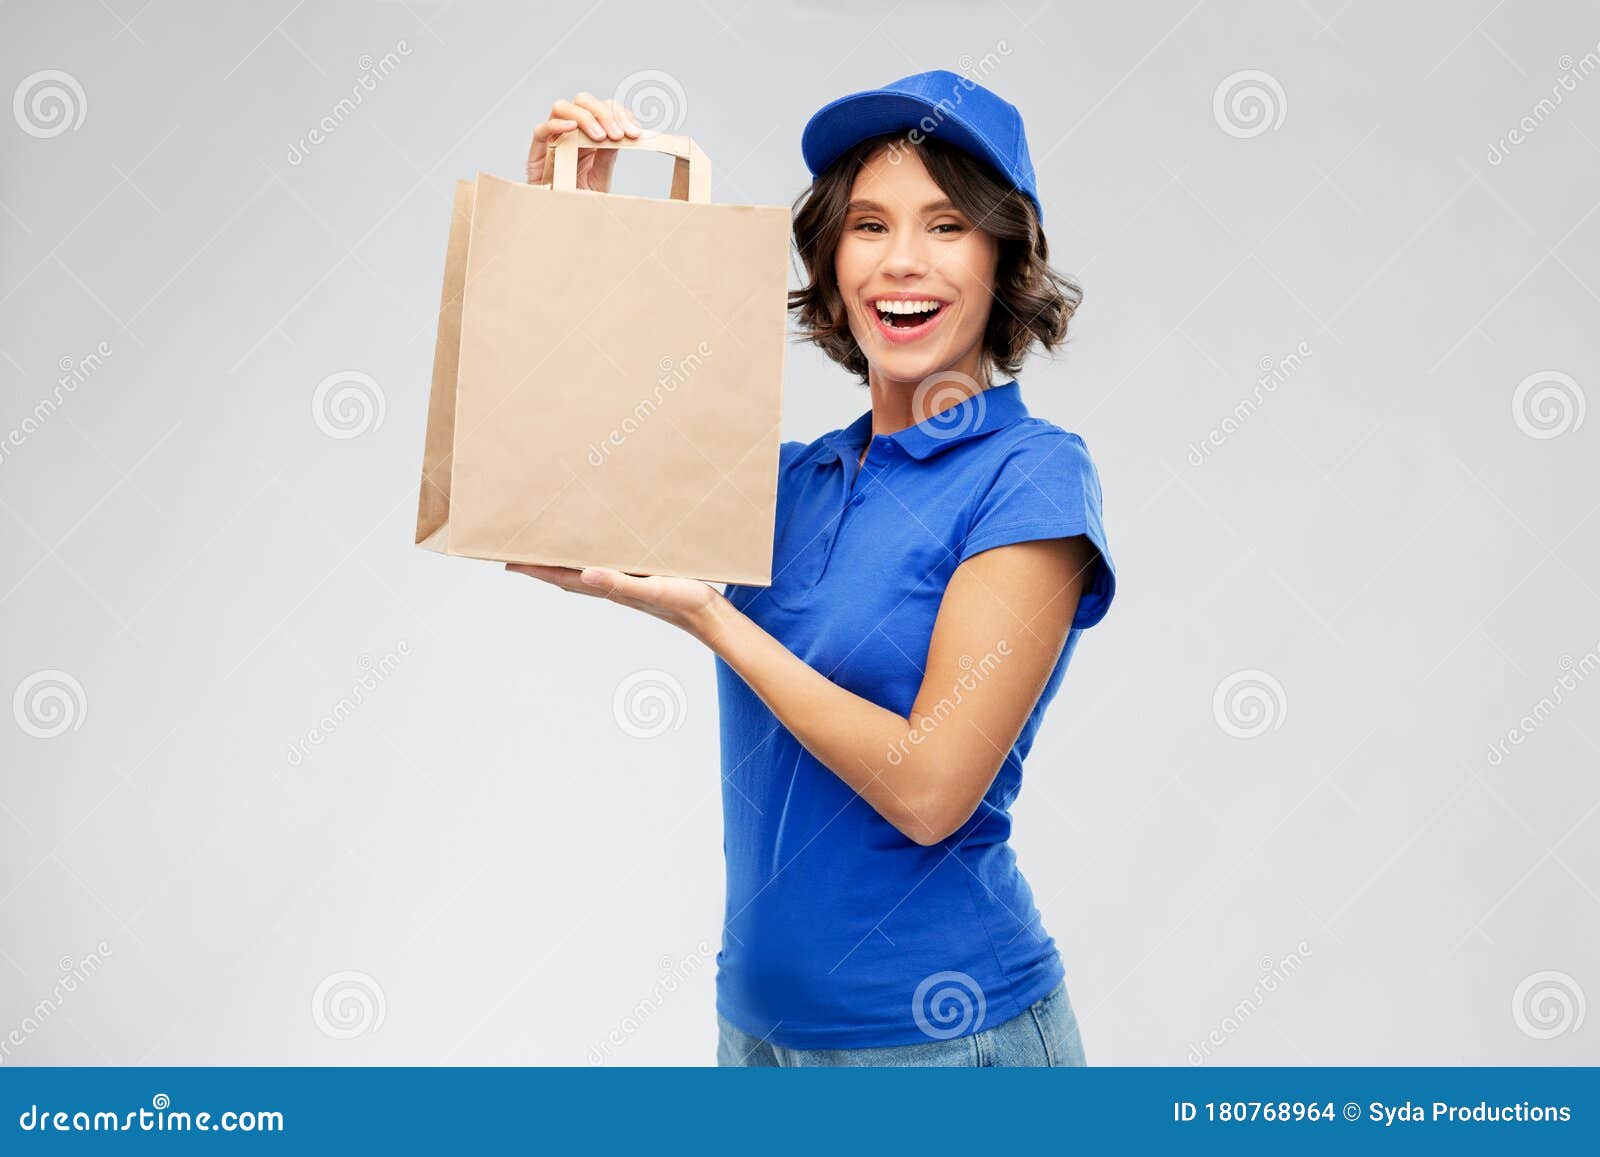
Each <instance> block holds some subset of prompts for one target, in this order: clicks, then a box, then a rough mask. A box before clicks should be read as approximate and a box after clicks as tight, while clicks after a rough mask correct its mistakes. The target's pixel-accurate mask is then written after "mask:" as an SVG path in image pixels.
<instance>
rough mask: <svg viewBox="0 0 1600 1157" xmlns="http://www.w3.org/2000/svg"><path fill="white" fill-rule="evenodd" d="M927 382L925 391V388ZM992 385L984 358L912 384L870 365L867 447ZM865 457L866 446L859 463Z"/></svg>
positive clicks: (977, 357)
mask: <svg viewBox="0 0 1600 1157" xmlns="http://www.w3.org/2000/svg"><path fill="white" fill-rule="evenodd" d="M924 382H926V383H927V388H926V389H923V388H922V386H923V383H924ZM993 384H994V383H993V381H992V380H991V379H990V377H989V374H988V372H987V367H986V366H985V365H984V364H983V363H982V360H981V355H978V356H973V357H971V358H964V359H962V363H961V364H959V365H955V366H951V367H950V368H948V369H944V370H939V371H938V372H936V373H933V374H929V375H928V376H927V377H926V378H922V379H920V380H918V381H909V382H901V381H895V380H893V379H891V378H887V377H885V376H884V375H882V374H880V373H879V372H878V370H877V368H876V367H875V366H870V365H869V366H868V367H867V386H868V388H869V389H870V390H871V391H872V432H871V433H870V434H868V435H867V444H868V445H871V442H872V439H873V438H876V437H879V436H881V435H884V434H893V433H895V432H896V431H898V430H904V429H906V428H907V427H909V426H915V425H916V424H917V423H918V422H922V421H926V420H927V419H929V418H931V417H933V416H934V415H935V414H938V413H942V412H943V411H945V410H948V409H949V408H950V407H951V406H958V405H960V404H961V403H962V402H964V401H966V399H968V398H970V397H972V396H973V395H974V394H979V393H982V392H983V391H984V390H986V389H988V388H989V387H990V386H992V385H993ZM919 394H920V396H919ZM866 457H867V451H866V447H862V450H861V455H860V460H861V461H865V460H866Z"/></svg>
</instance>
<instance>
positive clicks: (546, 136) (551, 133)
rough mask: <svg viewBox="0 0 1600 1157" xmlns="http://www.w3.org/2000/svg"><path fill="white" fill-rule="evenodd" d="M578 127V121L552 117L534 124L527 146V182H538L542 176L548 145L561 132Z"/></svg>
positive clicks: (552, 142)
mask: <svg viewBox="0 0 1600 1157" xmlns="http://www.w3.org/2000/svg"><path fill="white" fill-rule="evenodd" d="M577 127H578V122H577V121H573V120H563V119H562V118H560V117H552V118H551V119H550V120H547V121H543V122H541V123H540V124H537V125H535V126H534V129H533V143H532V144H530V145H529V146H528V182H529V183H530V184H535V185H536V184H538V183H539V181H540V179H541V178H542V177H543V176H544V158H545V155H546V154H547V153H548V152H549V151H550V146H551V145H552V144H554V143H555V141H556V139H557V138H558V137H560V136H561V135H562V134H563V133H568V132H571V131H572V130H573V129H575V128H577Z"/></svg>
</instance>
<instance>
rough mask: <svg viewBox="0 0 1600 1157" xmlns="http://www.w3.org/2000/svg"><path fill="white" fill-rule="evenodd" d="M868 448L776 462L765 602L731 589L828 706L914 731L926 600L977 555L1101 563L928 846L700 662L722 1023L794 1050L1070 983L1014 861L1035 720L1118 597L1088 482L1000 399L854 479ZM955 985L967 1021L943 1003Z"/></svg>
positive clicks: (1046, 427) (856, 1043) (915, 1029)
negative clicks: (960, 804)
mask: <svg viewBox="0 0 1600 1157" xmlns="http://www.w3.org/2000/svg"><path fill="white" fill-rule="evenodd" d="M871 432H872V412H871V411H870V410H869V411H867V412H866V413H864V414H862V415H861V416H860V417H859V418H857V419H856V420H855V421H854V422H853V423H851V424H850V425H849V426H846V427H844V428H843V429H840V430H834V431H832V432H830V433H828V434H824V435H823V436H822V437H820V438H818V439H817V440H816V441H814V442H811V443H809V444H807V443H802V442H785V443H783V445H782V448H781V453H780V460H779V468H778V508H777V522H776V531H775V536H774V544H773V580H772V585H771V586H770V587H750V586H740V585H737V584H735V585H730V586H728V588H727V591H726V593H727V597H728V598H729V600H730V601H731V602H732V603H733V605H734V606H736V607H738V608H739V609H740V610H741V611H743V612H744V613H745V614H746V615H748V616H750V618H751V619H753V620H754V621H755V622H756V623H758V624H760V625H761V626H762V627H763V628H764V629H765V630H767V631H768V632H769V633H770V634H772V635H773V636H775V637H776V638H777V639H779V640H780V641H781V642H782V643H783V644H784V645H785V646H787V647H788V648H789V650H790V651H792V652H793V653H794V654H795V655H798V656H799V657H800V658H801V659H803V660H804V661H805V662H806V663H808V664H810V665H811V666H812V667H813V668H815V669H816V670H818V671H820V672H822V674H824V675H826V676H827V677H828V678H829V679H831V680H833V681H834V682H835V683H837V684H839V685H840V686H841V687H844V688H846V689H847V690H849V691H852V692H854V693H855V694H857V695H860V696H862V697H864V698H866V699H870V700H871V701H872V702H874V703H877V704H879V705H881V706H883V707H886V708H888V709H889V710H891V711H895V712H897V713H899V714H901V715H905V716H908V717H909V715H910V712H911V708H912V705H913V704H914V703H915V701H916V697H917V691H918V689H919V688H920V687H921V685H922V679H923V673H924V670H925V666H926V662H927V654H928V644H929V642H930V640H931V639H932V636H933V625H934V619H935V617H936V616H937V615H938V613H939V601H940V599H941V598H942V596H943V595H944V590H945V587H946V585H947V584H948V582H949V580H950V576H951V574H952V573H953V572H954V571H955V568H956V567H957V566H959V565H960V564H961V563H962V562H963V561H965V560H966V559H968V558H970V557H971V556H972V555H975V554H978V553H979V552H981V551H985V550H989V549H991V548H993V547H997V546H1003V545H1005V544H1007V543H1013V542H1021V541H1025V540H1029V539H1048V538H1060V537H1070V536H1073V535H1080V534H1081V535H1087V536H1088V538H1089V540H1090V541H1091V542H1092V543H1093V544H1094V545H1095V547H1096V548H1097V549H1098V550H1099V559H1098V560H1097V562H1096V564H1095V566H1094V571H1093V574H1092V576H1091V577H1090V578H1089V579H1088V580H1087V582H1086V585H1085V589H1084V593H1083V596H1082V598H1081V600H1080V601H1079V604H1078V610H1077V616H1076V618H1075V619H1074V620H1073V624H1072V629H1071V631H1070V633H1069V634H1068V636H1067V641H1066V645H1065V646H1064V647H1063V648H1062V652H1061V657H1060V658H1059V660H1057V662H1056V665H1055V668H1054V670H1053V671H1052V672H1051V675H1050V678H1049V681H1048V683H1047V684H1046V686H1045V689H1044V691H1043V693H1042V694H1041V695H1040V697H1039V701H1038V703H1037V704H1036V705H1035V707H1034V709H1033V712H1032V714H1031V715H1030V716H1029V717H1028V720H1027V723H1026V724H1025V725H1024V726H1023V728H1022V733H1021V735H1019V736H1018V738H1017V742H1016V745H1015V746H1014V747H1013V748H1012V750H1011V751H1010V752H1009V753H1007V755H1006V758H1005V762H1004V764H1003V765H1002V767H1001V768H1000V771H999V773H998V774H997V775H996V777H995V780H994V783H993V784H992V785H991V786H990V788H989V791H988V793H987V795H985V797H984V799H983V802H982V803H981V804H980V805H979V807H978V809H977V811H976V812H975V813H974V814H973V816H972V818H971V819H970V820H969V821H968V822H967V823H966V824H965V825H964V826H963V827H962V828H961V829H960V830H959V831H957V832H955V833H954V834H952V835H951V836H950V837H949V838H948V839H946V840H944V841H943V842H941V843H939V844H936V845H934V846H931V847H923V846H921V845H919V844H917V843H916V842H915V841H913V840H911V839H909V838H908V837H907V836H905V835H904V834H903V833H901V832H900V831H899V830H898V829H897V828H895V827H894V825H892V824H891V823H889V821H888V820H886V819H884V818H883V817H882V816H880V815H879V814H878V813H877V812H876V811H874V810H873V808H872V806H871V805H870V804H868V803H867V802H866V801H865V800H864V799H862V798H861V797H860V796H859V795H857V794H856V793H855V791H854V789H852V788H851V787H850V786H849V785H848V784H846V783H845V782H844V781H843V780H841V779H840V778H839V777H838V776H836V775H834V774H833V772H831V771H830V770H828V768H827V767H826V766H824V765H823V764H822V763H821V762H819V761H818V760H817V759H816V758H815V757H813V756H812V755H811V753H810V752H808V751H806V750H805V748H803V747H802V746H801V745H800V743H799V742H798V741H797V740H796V739H795V738H794V736H793V735H792V734H790V732H789V731H788V730H787V729H785V728H784V727H783V726H782V725H781V724H780V723H779V722H778V720H777V718H776V717H775V716H774V715H773V714H772V712H771V711H769V710H768V709H767V707H766V705H765V704H764V703H762V702H761V700H760V699H759V698H758V697H757V696H756V695H755V693H754V692H752V691H751V690H750V688H749V686H748V685H747V684H746V683H745V682H744V680H743V679H741V678H740V677H739V676H738V674H736V673H735V672H734V671H733V669H732V668H731V667H729V666H728V665H727V664H726V663H725V662H723V661H722V659H721V658H718V659H717V660H716V669H717V692H718V699H719V703H720V728H721V749H722V804H723V854H724V859H725V861H726V865H727V907H726V912H725V918H724V924H723V935H722V948H721V951H720V952H718V954H717V1011H718V1012H719V1013H721V1014H722V1015H723V1016H724V1017H726V1018H727V1019H728V1020H729V1021H731V1022H732V1023H733V1024H734V1025H736V1026H738V1027H739V1028H741V1029H743V1030H744V1031H745V1032H748V1033H752V1034H754V1035H756V1036H761V1037H765V1038H767V1039H769V1040H771V1041H774V1042H775V1043H777V1044H780V1045H783V1046H785V1047H788V1048H860V1047H869V1046H880V1045H899V1044H913V1043H919V1042H926V1041H928V1040H929V1039H930V1038H937V1039H944V1038H947V1037H952V1036H958V1035H964V1034H966V1033H973V1032H978V1031H980V1030H982V1029H984V1028H989V1027H992V1026H994V1025H997V1024H1000V1023H1002V1022H1004V1021H1006V1020H1008V1019H1010V1018H1011V1017H1013V1016H1015V1015H1017V1014H1018V1013H1021V1012H1023V1011H1024V1010H1026V1009H1027V1007H1028V1006H1029V1005H1030V1004H1032V1003H1033V1002H1034V1001H1036V1000H1038V999H1039V998H1040V997H1042V996H1045V995H1046V994H1048V993H1049V992H1050V991H1051V990H1052V989H1053V988H1054V987H1055V986H1056V984H1057V983H1058V982H1059V981H1060V980H1061V979H1062V977H1063V970H1062V965H1061V961H1060V957H1059V955H1058V954H1057V951H1056V946H1055V941H1054V940H1053V939H1052V938H1051V937H1050V936H1049V935H1048V934H1047V933H1046V932H1045V930H1044V928H1043V926H1042V924H1041V922H1040V919H1039V913H1038V911H1037V909H1036V908H1035V907H1034V902H1033V894H1032V892H1031V891H1030V889H1029V887H1028V884H1027V881H1025V880H1024V879H1023V877H1022V875H1021V873H1020V872H1019V871H1018V870H1017V862H1016V857H1015V855H1014V854H1013V852H1012V849H1011V846H1010V844H1009V843H1008V842H1007V841H1008V837H1009V835H1010V832H1011V815H1010V807H1011V804H1012V803H1013V801H1014V800H1015V799H1016V797H1017V792H1018V790H1019V788H1020V787H1021V784H1022V763H1023V760H1024V759H1025V758H1026V757H1027V754H1028V749H1029V748H1030V747H1031V746H1032V744H1033V737H1034V733H1035V732H1036V731H1037V730H1038V726H1039V721H1040V719H1041V718H1042V716H1043V714H1044V711H1045V708H1046V707H1047V706H1048V705H1049V703H1050V701H1051V700H1052V699H1053V698H1054V697H1055V694H1056V691H1057V690H1058V688H1059V687H1060V685H1061V679H1062V676H1063V674H1065V672H1066V669H1067V664H1068V663H1069V662H1070V661H1071V658H1072V654H1073V652H1074V650H1075V649H1076V647H1077V642H1078V637H1079V635H1080V633H1081V632H1082V630H1083V629H1084V628H1085V627H1089V626H1092V625H1094V624H1095V623H1097V622H1099V621H1100V619H1101V618H1102V617H1103V616H1104V615H1105V613H1106V609H1107V608H1108V607H1109V605H1110V603H1111V597H1112V594H1113V592H1114V590H1115V574H1114V570H1113V567H1112V562H1111V554H1110V551H1109V550H1108V549H1107V546H1106V538H1105V531H1104V528H1103V527H1102V525H1101V517H1100V482H1099V477H1098V475H1097V473H1096V471H1095V467H1094V464H1093V462H1092V461H1091V460H1090V457H1089V451H1088V448H1087V447H1086V446H1085V445H1084V442H1083V439H1081V438H1080V437H1078V435H1076V434H1071V433H1068V432H1066V431H1064V430H1062V429H1061V428H1060V427H1058V426H1056V425H1054V424H1052V423H1050V422H1047V421H1044V420H1043V419H1040V418H1035V417H1032V416H1030V415H1029V413H1028V411H1027V407H1026V406H1025V405H1024V404H1023V401H1022V393H1021V386H1020V385H1019V384H1018V383H1017V382H1015V381H1010V382H1007V383H1005V384H1004V385H1000V386H994V387H991V388H989V389H987V390H985V391H983V392H982V393H979V394H976V395H973V396H972V397H970V398H967V399H966V400H964V401H963V402H961V403H960V404H959V405H957V406H954V407H951V408H949V409H947V410H944V411H943V412H941V413H939V414H936V415H935V416H934V417H932V418H929V419H927V420H925V421H922V422H919V423H917V424H916V425H914V426H911V427H908V428H907V429H904V430H900V431H897V432H895V433H893V434H889V435H885V436H882V437H878V438H874V439H872V445H871V448H870V450H869V452H868V454H867V458H866V461H865V463H864V464H858V459H859V457H860V454H861V451H862V449H863V447H865V446H866V444H867V440H868V438H869V436H870V435H871ZM974 659H975V661H976V660H977V659H978V657H977V656H975V657H974ZM885 755H886V756H887V755H888V753H887V752H886V753H885ZM939 974H954V975H951V976H943V977H941V976H940V975H939ZM952 987H955V988H960V989H963V990H965V992H966V1003H965V1005H964V1006H963V1005H961V1004H960V1003H959V1001H957V1002H956V1003H951V1002H949V1001H947V1000H944V999H942V998H941V996H940V994H941V993H948V992H949V991H950V990H951V989H952ZM963 1007H964V1008H966V1009H970V1010H971V1015H968V1016H962V1015H960V1011H959V1010H960V1009H961V1008H963ZM953 1013H954V1015H952V1014H953ZM980 1014H981V1015H980Z"/></svg>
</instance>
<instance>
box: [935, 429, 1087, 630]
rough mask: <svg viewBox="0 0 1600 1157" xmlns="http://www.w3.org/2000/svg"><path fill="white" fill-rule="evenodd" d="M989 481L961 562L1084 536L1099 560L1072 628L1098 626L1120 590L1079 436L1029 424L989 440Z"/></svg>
mask: <svg viewBox="0 0 1600 1157" xmlns="http://www.w3.org/2000/svg"><path fill="white" fill-rule="evenodd" d="M985 441H986V442H987V443H988V445H987V446H986V453H985V455H984V459H985V470H984V475H985V476H984V478H983V479H982V480H981V481H979V483H978V485H977V486H976V487H975V490H974V497H973V504H972V507H971V510H970V512H969V515H968V519H967V529H966V537H965V538H964V539H963V541H962V543H961V546H960V548H959V550H958V552H957V558H958V560H959V561H960V562H965V561H966V560H967V559H969V558H971V557H973V556H974V555H977V554H981V553H983V552H984V551H986V550H992V549H993V548H995V547H997V546H1006V545H1009V544H1011V543H1017V542H1026V541H1030V540H1038V539H1049V538H1073V537H1076V536H1078V535H1082V536H1084V537H1085V538H1087V539H1088V540H1089V542H1090V543H1091V544H1093V546H1094V547H1095V551H1096V554H1097V556H1098V560H1097V565H1096V566H1095V571H1094V574H1093V575H1091V576H1090V578H1089V580H1088V582H1087V583H1086V586H1085V590H1084V593H1083V597H1082V599H1081V600H1080V602H1079V605H1078V612H1077V616H1076V618H1075V620H1074V623H1073V625H1074V626H1075V627H1088V626H1093V625H1094V624H1095V623H1097V622H1099V621H1100V620H1101V619H1102V618H1103V617H1104V616H1105V613H1106V610H1107V608H1108V607H1109V606H1110V604H1111V599H1112V596H1113V594H1114V592H1115V590H1116V570H1115V564H1114V563H1113V562H1112V561H1111V549H1110V546H1109V544H1108V542H1107V539H1106V530H1105V522H1104V519H1103V516H1102V511H1101V492H1100V475H1099V472H1098V470H1097V469H1096V468H1095V464H1094V459H1093V457H1092V456H1091V455H1090V453H1089V446H1088V444H1087V443H1086V442H1085V441H1084V440H1083V438H1082V437H1081V436H1079V435H1078V434H1075V433H1073V432H1071V431H1069V430H1063V429H1062V428H1061V427H1060V426H1057V425H1055V424H1054V423H1052V422H1047V421H1045V420H1043V419H1041V418H1032V417H1030V418H1026V419H1024V420H1023V421H1020V422H1016V423H1014V424H1012V425H1011V426H1008V427H1006V428H1005V429H1002V430H997V431H995V432H994V434H993V435H991V436H990V437H989V438H987V439H985Z"/></svg>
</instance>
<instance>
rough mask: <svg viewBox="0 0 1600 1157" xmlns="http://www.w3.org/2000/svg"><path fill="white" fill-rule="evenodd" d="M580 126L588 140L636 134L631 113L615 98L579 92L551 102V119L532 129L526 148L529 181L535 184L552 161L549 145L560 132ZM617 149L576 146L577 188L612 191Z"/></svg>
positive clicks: (545, 174)
mask: <svg viewBox="0 0 1600 1157" xmlns="http://www.w3.org/2000/svg"><path fill="white" fill-rule="evenodd" d="M574 129H581V130H582V131H583V132H584V133H585V134H586V135H587V136H588V137H589V139H590V140H596V141H603V140H605V139H606V138H607V137H609V138H610V139H612V140H614V141H619V140H621V139H622V138H623V137H634V138H637V137H638V136H639V131H640V130H639V122H638V121H637V120H635V119H634V116H633V113H632V112H630V111H629V110H628V109H627V108H626V107H625V106H623V105H620V104H618V103H617V102H616V101H614V100H601V99H600V98H599V97H597V96H595V95H594V94H592V93H588V92H580V93H579V94H578V95H577V96H575V97H573V98H572V99H571V100H558V101H556V102H555V104H553V105H551V106H550V119H549V120H547V121H545V122H544V123H543V124H541V125H539V126H537V127H536V128H535V129H534V130H533V144H532V146H531V147H530V148H529V149H528V183H529V184H530V185H537V184H540V183H541V182H543V181H544V179H545V177H546V176H547V175H548V174H547V173H546V171H545V169H546V166H548V165H550V164H551V163H552V161H551V159H550V147H551V146H552V145H553V144H555V142H556V140H557V138H559V137H560V136H561V135H562V134H563V133H569V132H571V131H572V130H574ZM619 151H620V150H618V149H583V148H580V149H579V150H578V188H580V189H591V190H593V191H594V192H596V193H609V192H610V191H611V170H612V169H614V168H616V165H617V153H618V152H619Z"/></svg>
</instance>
